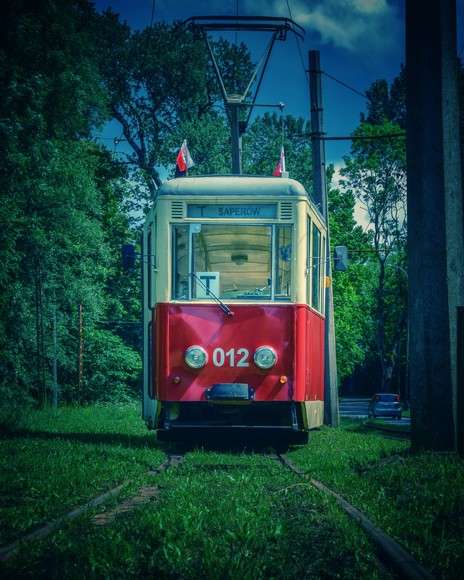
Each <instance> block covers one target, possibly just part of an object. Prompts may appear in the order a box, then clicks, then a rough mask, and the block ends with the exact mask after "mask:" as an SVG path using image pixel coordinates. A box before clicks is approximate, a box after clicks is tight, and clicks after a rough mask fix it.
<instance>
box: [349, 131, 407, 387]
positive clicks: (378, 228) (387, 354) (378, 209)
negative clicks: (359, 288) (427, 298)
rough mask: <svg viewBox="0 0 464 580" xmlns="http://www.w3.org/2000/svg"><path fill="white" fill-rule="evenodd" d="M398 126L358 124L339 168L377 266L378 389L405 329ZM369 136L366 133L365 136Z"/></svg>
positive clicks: (387, 382)
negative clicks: (362, 215) (364, 220)
mask: <svg viewBox="0 0 464 580" xmlns="http://www.w3.org/2000/svg"><path fill="white" fill-rule="evenodd" d="M399 131H400V128H399V127H398V126H394V125H390V124H389V123H387V122H386V121H383V123H382V124H380V125H369V124H367V123H363V124H361V125H360V126H359V127H358V129H357V130H356V131H355V132H354V135H355V136H356V137H362V138H360V139H356V140H354V141H353V144H352V147H351V157H346V158H345V167H344V168H343V169H342V170H341V171H340V173H341V175H342V180H341V184H342V186H343V187H344V188H345V189H346V190H347V191H348V192H349V193H350V194H351V195H353V196H354V197H356V199H357V200H358V202H359V203H360V204H361V206H362V207H363V208H364V209H365V210H366V213H367V216H368V219H369V226H370V228H371V231H372V242H373V250H374V251H373V253H372V256H373V257H375V260H376V263H377V267H376V269H374V270H373V269H372V268H371V272H374V273H375V275H376V278H377V284H376V289H375V297H376V311H375V318H376V322H377V336H376V343H377V351H378V356H379V359H380V362H381V365H382V386H381V390H383V391H386V392H388V391H390V390H391V388H392V378H393V371H394V369H395V366H396V365H397V361H398V358H399V351H400V341H401V339H402V338H403V337H404V335H405V332H406V317H407V312H406V302H407V273H406V270H405V268H406V253H407V250H406V232H407V224H406V147H405V142H404V139H401V138H398V137H392V135H395V134H398V132H399ZM366 137H367V138H366Z"/></svg>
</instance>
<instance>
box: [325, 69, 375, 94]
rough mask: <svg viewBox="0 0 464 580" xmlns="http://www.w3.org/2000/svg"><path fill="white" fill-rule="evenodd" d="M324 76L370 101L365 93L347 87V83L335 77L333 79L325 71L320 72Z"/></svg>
mask: <svg viewBox="0 0 464 580" xmlns="http://www.w3.org/2000/svg"><path fill="white" fill-rule="evenodd" d="M320 72H321V73H322V74H323V75H325V76H326V77H329V79H332V80H333V81H335V82H337V83H339V84H341V85H343V86H344V87H345V88H347V89H349V90H350V91H353V93H356V94H357V95H359V96H360V97H362V98H363V99H366V100H367V101H370V99H369V97H368V96H367V95H365V94H364V93H361V92H359V91H358V90H356V89H354V88H353V87H350V85H347V84H346V83H344V82H342V81H339V80H338V79H336V78H335V77H333V76H332V75H329V74H328V73H326V72H325V71H323V70H321V71H320Z"/></svg>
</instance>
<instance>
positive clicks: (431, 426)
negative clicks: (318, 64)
mask: <svg viewBox="0 0 464 580" xmlns="http://www.w3.org/2000/svg"><path fill="white" fill-rule="evenodd" d="M456 54H457V50H456V5H455V1H454V0H430V1H429V2H428V3H427V9H424V5H423V2H420V1H417V0H409V1H408V2H406V75H407V77H406V78H407V114H408V117H407V155H408V246H409V250H408V251H409V265H408V274H409V314H410V367H409V376H410V386H411V434H412V445H413V447H414V448H416V449H419V448H425V449H434V450H443V451H454V450H455V449H456V443H457V441H456V423H457V421H456V412H457V409H456V394H457V374H458V373H457V309H458V307H459V306H461V305H463V304H464V300H463V280H464V271H463V270H464V268H463V264H464V260H463V257H464V243H463V212H462V191H461V174H460V158H459V132H458V84H457V70H458V69H457V57H456Z"/></svg>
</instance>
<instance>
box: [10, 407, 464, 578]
mask: <svg viewBox="0 0 464 580" xmlns="http://www.w3.org/2000/svg"><path fill="white" fill-rule="evenodd" d="M2 425H3V433H4V437H3V438H2V439H0V462H1V467H2V469H1V471H0V508H1V509H0V528H1V536H0V537H1V541H0V544H1V545H5V544H7V543H8V542H11V541H13V540H14V539H16V538H18V537H20V536H21V535H22V534H24V533H25V532H27V531H30V530H31V529H34V528H35V527H37V526H38V525H40V524H43V523H44V522H46V521H51V520H53V519H56V518H58V517H60V516H62V515H64V514H65V513H67V512H69V511H71V510H73V509H75V508H76V507H78V506H80V505H83V504H85V503H86V502H88V501H89V500H91V499H93V498H94V497H96V496H98V495H100V494H103V493H105V492H106V491H108V490H110V489H113V488H114V487H115V486H117V485H119V484H121V483H124V482H126V481H128V480H131V483H128V484H127V485H126V486H125V487H124V488H123V489H122V491H121V492H119V493H118V494H116V497H114V498H110V499H109V500H108V501H107V502H106V504H104V505H103V506H100V507H98V508H95V509H94V510H91V511H90V512H89V513H86V514H83V515H82V516H81V517H79V518H77V519H75V520H73V521H71V522H66V523H63V524H62V525H60V526H59V527H58V528H57V529H56V530H55V531H53V532H52V533H51V534H49V535H47V536H45V537H43V538H41V539H38V540H35V541H33V542H28V543H27V544H24V545H23V546H22V547H21V550H20V551H19V553H18V554H17V555H16V556H15V557H14V558H12V559H10V560H9V561H8V562H6V563H4V564H2V565H0V576H1V577H4V578H17V577H32V576H34V577H39V578H40V577H51V578H58V577H59V578H79V579H80V578H83V577H90V578H131V577H138V578H201V577H203V578H207V579H210V578H213V579H215V578H217V579H220V578H221V579H222V578H250V579H251V578H253V579H255V578H298V579H299V578H335V577H340V578H381V577H382V576H381V574H380V573H379V572H377V570H376V568H375V565H374V558H373V547H372V545H371V543H370V541H369V540H368V539H367V537H366V536H365V534H364V532H363V531H362V530H361V528H360V526H359V525H358V524H357V523H356V522H354V521H352V520H350V519H349V518H348V517H347V516H346V515H345V513H344V512H343V510H342V509H341V508H340V507H339V506H338V505H336V503H335V501H334V500H333V498H332V497H330V496H328V495H326V494H325V493H323V492H321V491H319V490H317V489H316V488H314V487H313V486H312V485H311V484H310V482H309V481H308V480H305V479H303V478H300V477H298V476H296V475H294V474H292V473H291V472H290V471H289V470H288V469H286V468H285V467H284V466H282V465H281V464H280V463H279V462H277V461H276V460H275V459H273V458H272V457H271V456H268V455H266V454H262V453H257V452H256V453H254V452H252V451H247V452H244V451H242V450H238V451H236V452H232V451H230V450H229V451H227V450H224V451H217V450H214V451H213V450H204V449H192V450H191V451H189V452H188V453H187V454H186V456H185V459H184V461H183V463H182V464H181V465H180V466H179V467H178V468H177V469H173V468H171V469H168V470H166V471H164V472H161V473H156V474H152V475H150V474H148V473H147V472H148V470H149V469H150V468H153V467H156V466H159V465H160V464H161V462H162V461H163V460H164V457H165V451H166V450H169V449H170V448H169V447H168V446H166V445H163V444H161V443H158V442H157V441H156V438H155V436H154V434H153V433H149V432H147V431H146V428H145V425H144V424H143V422H142V420H141V419H140V409H139V406H138V405H132V406H131V405H128V406H116V405H107V406H97V407H88V408H84V409H79V408H65V409H60V410H58V411H56V412H52V411H41V412H39V411H29V412H25V413H19V412H18V413H17V414H16V415H15V416H14V417H10V418H8V419H6V418H5V417H4V418H3V421H2ZM171 449H172V447H171ZM288 456H289V457H290V459H291V460H292V461H293V462H294V463H295V464H296V465H298V466H299V467H300V469H302V470H304V471H305V472H306V473H308V474H309V475H310V476H311V477H312V478H315V479H318V480H319V481H321V482H323V483H325V484H326V485H327V486H328V487H330V488H331V489H333V490H334V491H336V492H337V493H339V494H340V495H342V496H343V497H344V498H345V499H347V500H348V501H350V502H351V503H353V504H354V505H355V506H356V507H358V508H359V509H360V510H361V511H363V512H364V513H365V514H366V515H367V516H368V517H369V518H370V519H372V520H373V521H374V522H375V523H376V524H377V525H378V526H379V527H381V528H382V529H383V530H384V531H385V532H386V533H388V534H389V535H391V536H392V537H393V538H394V539H396V540H397V541H398V542H399V543H401V544H402V545H403V546H404V547H405V548H406V549H407V550H408V551H410V552H411V553H412V554H413V555H414V556H415V557H416V559H418V560H419V561H420V562H421V563H422V565H423V566H425V567H426V568H428V569H429V571H431V572H432V573H433V574H434V575H435V576H436V577H437V578H447V579H448V578H459V577H460V576H461V570H462V569H463V566H464V548H463V546H462V538H463V537H464V491H463V490H464V466H463V462H462V461H460V460H459V459H458V458H457V457H456V456H454V455H443V454H432V453H425V454H418V455H412V454H410V453H409V444H408V443H407V442H404V441H394V440H391V439H384V438H382V437H381V436H380V435H377V434H374V433H371V432H366V429H365V428H364V425H363V423H362V422H361V421H344V422H343V423H342V428H340V429H331V428H323V429H321V430H320V431H315V432H312V433H311V435H310V441H309V443H308V445H306V446H304V447H298V448H295V449H292V450H290V451H289V452H288ZM145 486H150V489H151V490H153V489H154V488H156V491H157V493H156V494H152V496H151V499H149V500H147V501H145V502H144V503H140V504H137V505H134V506H133V509H131V510H130V511H128V512H125V513H124V514H121V515H120V516H119V517H116V518H114V519H111V520H109V521H108V523H107V525H96V524H95V523H94V522H93V520H92V519H91V517H90V516H91V515H92V513H98V512H105V510H111V509H114V508H116V509H117V506H118V502H122V501H123V500H124V498H127V497H131V496H134V495H136V496H137V495H142V493H141V492H140V490H141V489H143V488H144V487H145ZM119 505H122V504H121V503H119Z"/></svg>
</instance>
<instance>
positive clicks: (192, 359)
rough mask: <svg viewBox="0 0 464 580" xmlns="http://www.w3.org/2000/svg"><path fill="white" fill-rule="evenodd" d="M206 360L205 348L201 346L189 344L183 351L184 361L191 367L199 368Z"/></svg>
mask: <svg viewBox="0 0 464 580" xmlns="http://www.w3.org/2000/svg"><path fill="white" fill-rule="evenodd" d="M207 360H208V355H207V354H206V350H205V349H204V348H202V347H201V346H191V347H190V348H188V349H187V350H186V351H185V362H186V363H187V364H188V366H189V367H190V368H192V369H201V367H204V366H205V364H206V361H207Z"/></svg>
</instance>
